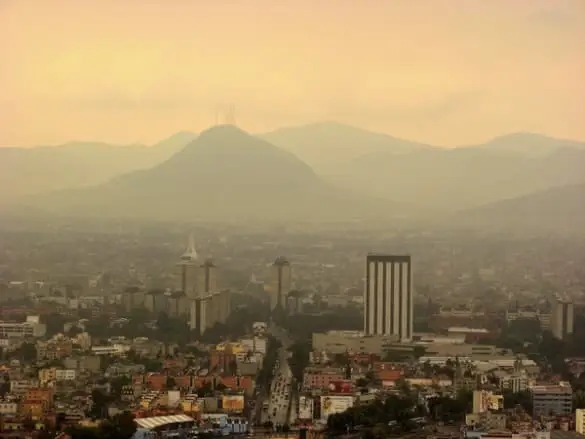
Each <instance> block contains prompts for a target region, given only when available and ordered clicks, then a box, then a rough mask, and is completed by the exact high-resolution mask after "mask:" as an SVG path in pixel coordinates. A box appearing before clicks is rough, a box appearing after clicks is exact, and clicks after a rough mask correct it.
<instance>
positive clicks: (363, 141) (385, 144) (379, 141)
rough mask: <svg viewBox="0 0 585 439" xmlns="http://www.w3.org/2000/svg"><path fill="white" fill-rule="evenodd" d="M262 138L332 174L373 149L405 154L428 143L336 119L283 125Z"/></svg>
mask: <svg viewBox="0 0 585 439" xmlns="http://www.w3.org/2000/svg"><path fill="white" fill-rule="evenodd" d="M259 137H261V138H263V139H265V140H267V141H268V142H270V143H272V144H274V145H276V146H278V147H280V148H283V149H286V150H287V151H290V152H292V153H293V154H295V155H296V156H297V157H299V158H300V159H301V160H303V161H305V162H306V163H307V164H309V166H311V167H312V168H313V169H315V171H316V172H318V173H324V174H330V173H335V172H337V171H338V169H339V166H346V165H348V164H349V163H350V162H351V161H352V160H353V159H356V158H357V157H360V156H362V155H364V154H369V153H374V152H392V153H405V152H411V151H415V150H419V149H424V148H429V145H425V144H422V143H417V142H411V141H408V140H403V139H398V138H395V137H392V136H389V135H387V134H381V133H374V132H371V131H367V130H363V129H361V128H356V127H353V126H350V125H344V124H341V123H336V122H323V123H315V124H310V125H304V126H297V127H286V128H280V129H278V130H276V131H272V132H270V133H266V134H260V135H259Z"/></svg>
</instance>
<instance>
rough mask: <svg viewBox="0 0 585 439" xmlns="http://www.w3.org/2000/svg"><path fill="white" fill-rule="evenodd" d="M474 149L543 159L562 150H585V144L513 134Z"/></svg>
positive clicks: (536, 135)
mask: <svg viewBox="0 0 585 439" xmlns="http://www.w3.org/2000/svg"><path fill="white" fill-rule="evenodd" d="M473 147H474V148H481V149H485V150H489V151H492V152H501V153H509V154H522V155H526V156H531V157H539V156H540V157H542V156H546V155H549V154H553V153H555V152H556V151H558V150H560V149H582V150H585V142H577V141H574V140H567V139H555V138H553V137H549V136H544V135H541V134H534V133H512V134H507V135H504V136H498V137H495V138H493V139H492V140H490V141H488V142H486V143H484V144H481V145H475V146H473Z"/></svg>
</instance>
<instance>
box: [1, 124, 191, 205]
mask: <svg viewBox="0 0 585 439" xmlns="http://www.w3.org/2000/svg"><path fill="white" fill-rule="evenodd" d="M195 137H196V135H195V134H193V133H187V132H181V133H177V134H175V135H173V136H171V137H170V138H168V139H165V140H163V141H161V142H159V143H157V144H155V145H153V146H150V147H147V146H144V145H110V144H106V143H99V142H69V143H66V144H63V145H57V146H42V147H34V148H10V147H7V148H0V187H2V191H0V205H1V204H2V203H5V202H8V201H13V200H16V199H18V198H19V197H21V196H23V195H28V194H35V193H39V192H47V191H54V190H60V189H68V188H80V187H85V186H92V185H96V184H99V183H104V182H106V181H108V180H109V179H111V178H112V177H115V176H117V175H120V174H123V173H126V172H129V171H134V170H137V169H146V168H149V167H152V166H154V165H156V164H158V163H160V162H162V161H163V160H166V159H167V158H169V157H170V156H171V155H173V154H174V153H175V152H177V151H178V150H180V149H181V148H182V147H184V146H185V145H186V144H187V143H189V142H190V141H191V140H193V139H194V138H195Z"/></svg>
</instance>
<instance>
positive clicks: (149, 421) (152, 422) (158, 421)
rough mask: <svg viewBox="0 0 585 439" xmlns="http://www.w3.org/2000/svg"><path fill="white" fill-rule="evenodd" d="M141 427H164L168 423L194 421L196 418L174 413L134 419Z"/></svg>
mask: <svg viewBox="0 0 585 439" xmlns="http://www.w3.org/2000/svg"><path fill="white" fill-rule="evenodd" d="M134 421H135V422H136V424H137V425H138V427H139V428H146V429H148V430H151V429H153V428H157V427H162V426H163V425H167V424H175V423H177V422H194V421H195V420H194V419H193V418H192V417H190V416H187V415H173V416H154V417H151V418H137V419H135V420H134Z"/></svg>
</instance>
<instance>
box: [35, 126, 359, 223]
mask: <svg viewBox="0 0 585 439" xmlns="http://www.w3.org/2000/svg"><path fill="white" fill-rule="evenodd" d="M350 200H352V199H351V197H348V196H346V195H345V194H343V193H342V192H341V191H338V190H336V189H334V188H332V187H330V186H329V185H327V184H326V183H324V182H323V181H322V180H321V179H320V178H319V177H318V176H317V175H316V174H315V173H314V172H313V170H312V169H311V168H310V167H309V166H307V165H306V164H305V163H304V162H302V161H301V160H299V159H298V158H297V157H296V156H294V155H293V154H291V153H290V152H287V151H284V150H282V149H280V148H277V147H276V146H273V145H271V144H270V143H268V142H266V141H264V140H261V139H258V138H257V137H254V136H251V135H249V134H247V133H245V132H244V131H242V130H240V129H239V128H237V127H234V126H231V125H225V126H217V127H213V128H211V129H209V130H207V131H205V132H203V133H201V135H200V136H199V137H198V138H197V139H195V140H194V141H192V142H191V143H189V144H188V145H187V146H186V147H185V148H183V149H182V150H180V151H179V152H177V153H176V154H174V155H173V156H172V157H170V158H169V159H168V160H166V161H165V162H163V163H161V164H159V165H157V166H155V167H153V168H151V169H147V170H141V171H135V172H131V173H128V174H125V175H122V176H120V177H117V178H114V179H113V180H111V181H110V182H108V183H106V184H102V185H99V186H96V187H93V188H87V189H83V190H76V191H63V192H60V193H55V194H48V195H46V196H39V197H35V199H34V200H33V201H34V202H33V205H35V206H38V207H40V208H42V209H45V210H48V211H52V212H56V213H60V214H64V215H73V214H80V215H84V216H118V217H124V216H126V217H141V218H145V219H146V218H148V219H169V220H186V221H190V220H211V221H214V220H225V221H231V220H246V219H256V220H258V219H270V220H274V219H282V220H286V219H291V218H294V219H297V220H298V219H306V220H311V219H315V218H321V219H322V218H337V217H339V216H340V215H345V216H350V215H352V214H355V213H353V212H352V209H355V208H356V207H358V209H359V207H361V206H362V205H361V204H360V203H359V202H358V201H355V203H353V204H352V202H350ZM357 213H358V214H359V213H360V212H359V210H358V211H357Z"/></svg>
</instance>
